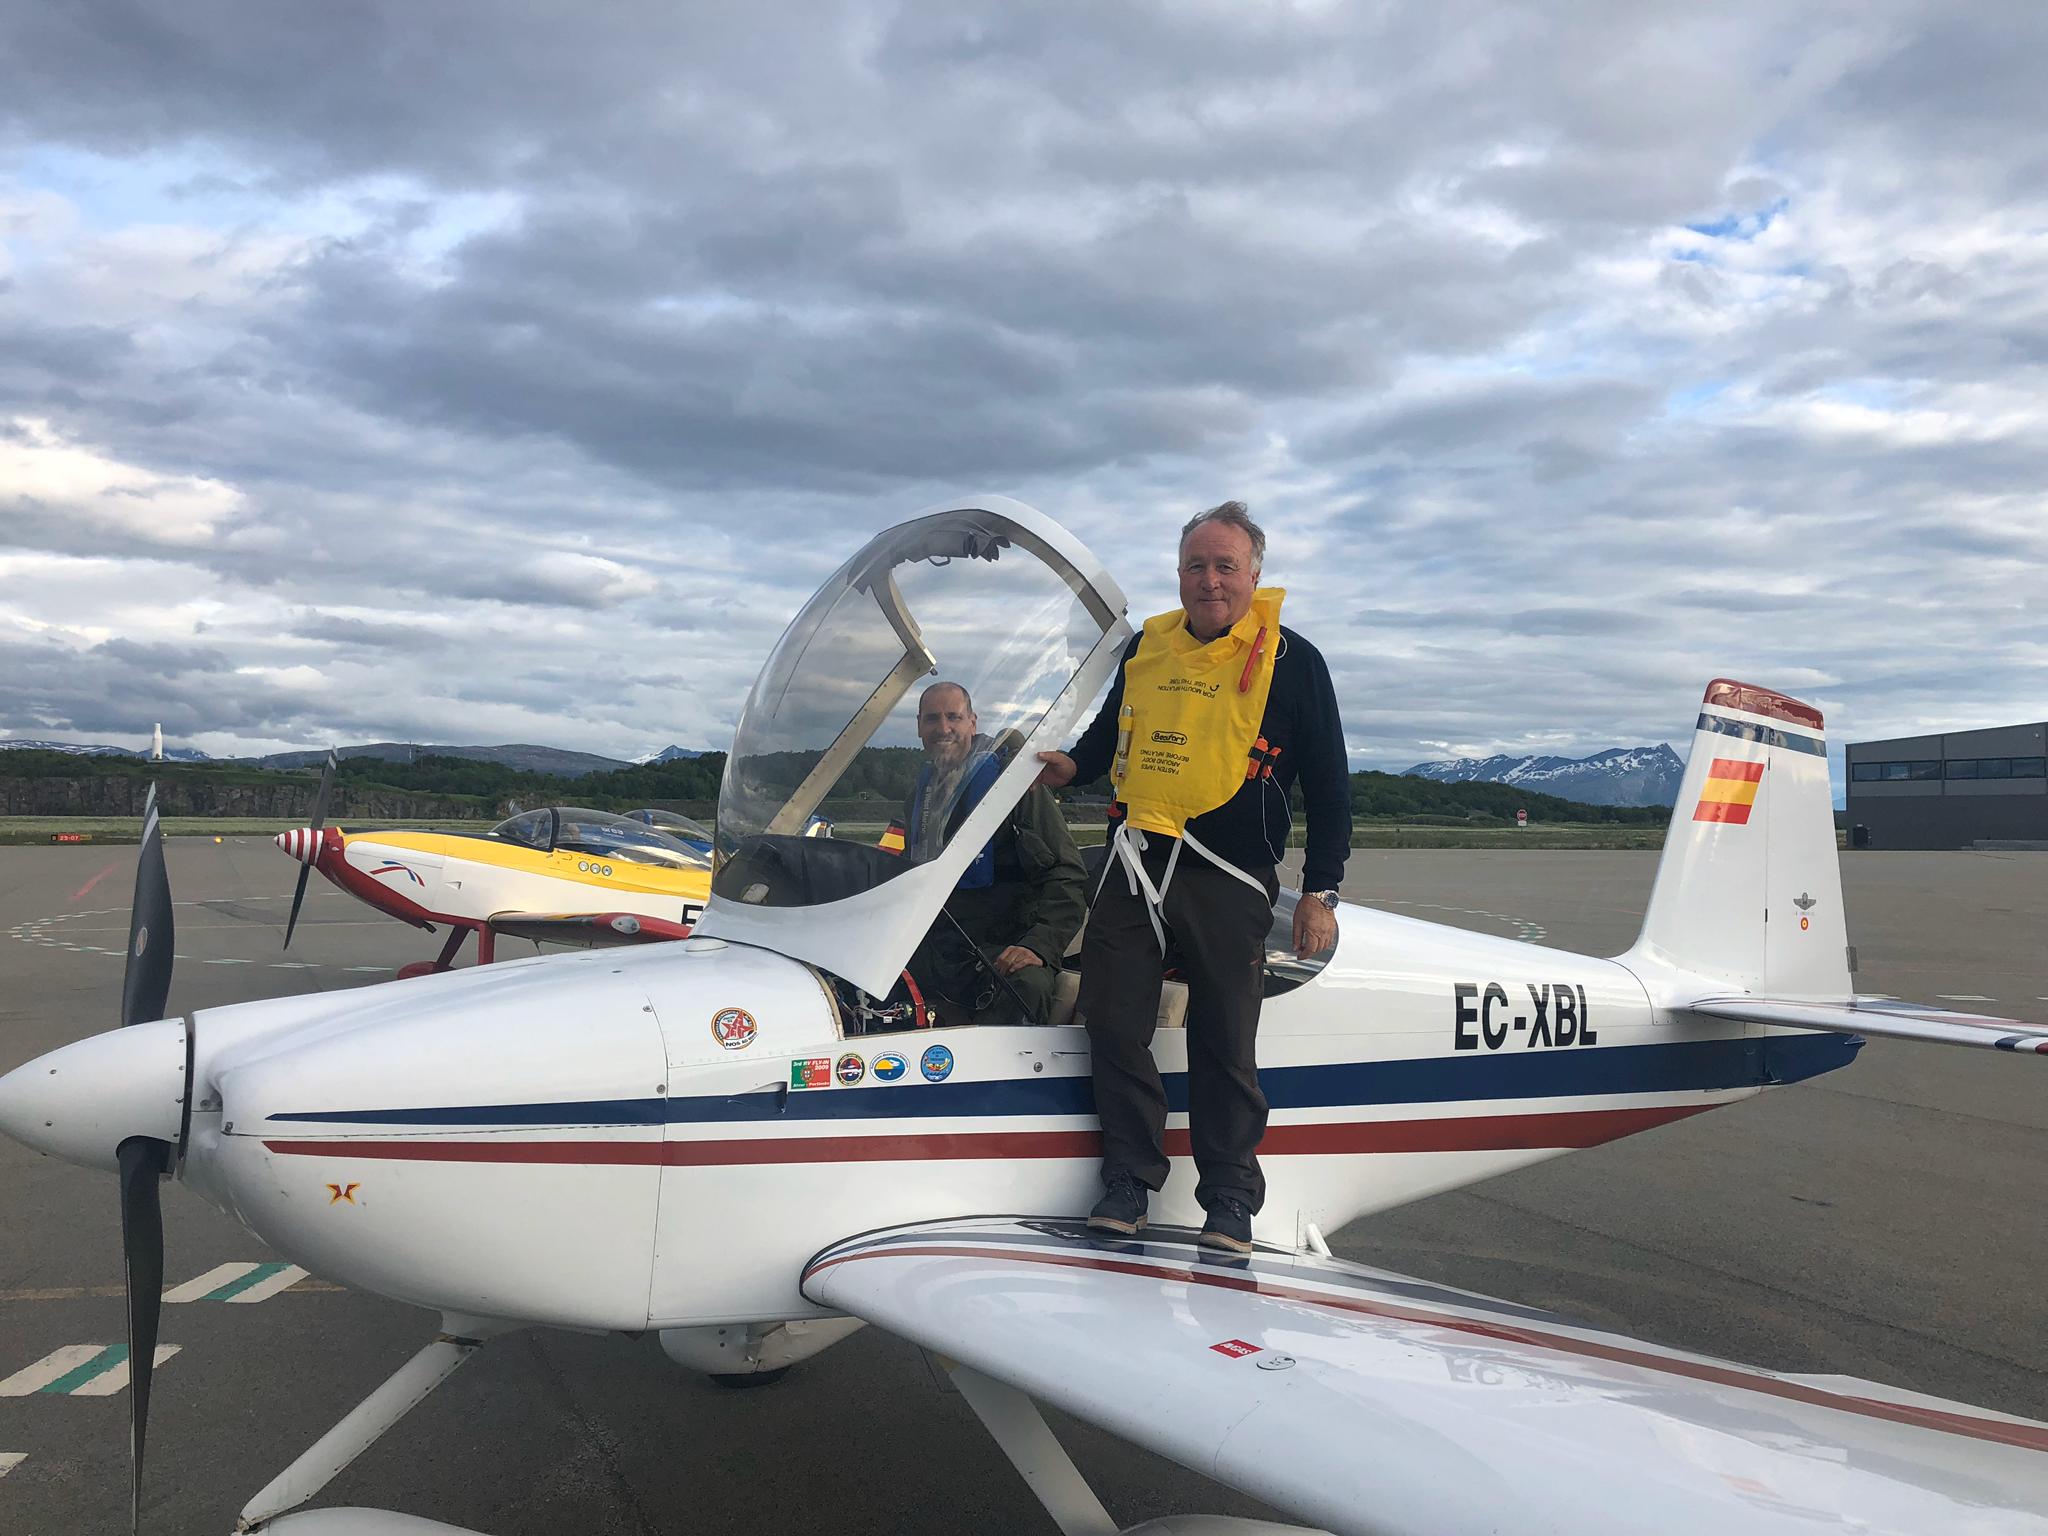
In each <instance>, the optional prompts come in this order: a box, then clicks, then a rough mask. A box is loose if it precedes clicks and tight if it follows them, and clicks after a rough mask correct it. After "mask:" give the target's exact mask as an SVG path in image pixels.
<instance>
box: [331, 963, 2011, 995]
mask: <svg viewBox="0 0 2048 1536" xmlns="http://www.w3.org/2000/svg"><path fill="white" fill-rule="evenodd" d="M342 969H343V970H344V971H347V972H349V973H350V974H352V975H357V976H371V975H375V976H388V975H390V974H391V972H393V971H395V970H397V969H398V967H397V966H395V965H345V966H343V967H342ZM2044 1001H2048V999H2044Z"/></svg>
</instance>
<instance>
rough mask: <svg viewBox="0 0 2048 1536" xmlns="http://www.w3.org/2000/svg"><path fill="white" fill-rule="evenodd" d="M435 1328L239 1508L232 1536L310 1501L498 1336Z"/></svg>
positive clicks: (448, 1325) (472, 1326)
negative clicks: (422, 1345)
mask: <svg viewBox="0 0 2048 1536" xmlns="http://www.w3.org/2000/svg"><path fill="white" fill-rule="evenodd" d="M441 1323H442V1327H443V1329H444V1331H443V1332H442V1333H440V1334H438V1335H436V1336H435V1339H434V1342H433V1343H431V1344H429V1345H428V1346H427V1347H426V1348H425V1349H423V1350H421V1351H420V1352H419V1353H418V1354H416V1355H414V1356H413V1357H412V1358H411V1359H410V1360H408V1361H406V1362H405V1364H403V1365H401V1366H400V1367H399V1368H398V1369H397V1370H396V1371H394V1372H393V1373H392V1374H391V1377H390V1379H389V1380H387V1381H386V1382H385V1383H384V1385H383V1386H381V1387H379V1388H378V1389H377V1390H376V1391H374V1392H372V1393H371V1394H370V1395H369V1396H368V1397H366V1398H364V1399H363V1400H362V1401H361V1402H360V1403H358V1404H356V1406H355V1407H354V1408H352V1409H350V1410H349V1412H348V1413H347V1414H346V1415H345V1416H344V1417H343V1418H342V1421H341V1422H340V1423H339V1424H337V1425H335V1426H334V1428H332V1429H330V1430H329V1431H327V1433H326V1434H324V1435H322V1436H321V1437H320V1438H319V1439H318V1440H316V1441H314V1442H313V1444H312V1445H311V1446H310V1447H308V1448H307V1450H306V1451H305V1453H304V1454H303V1455H301V1456H300V1457H299V1459H298V1460H297V1461H295V1462H293V1463H292V1464H291V1465H290V1466H288V1467H286V1468H285V1469H284V1470H283V1471H282V1472H280V1473H278V1474H277V1476H276V1477H274V1478H272V1479H271V1480H270V1483H269V1485H268V1486H266V1487H265V1488H264V1490H263V1491H262V1492H261V1493H259V1494H257V1495H256V1497H255V1498H253V1499H251V1500H250V1501H249V1502H248V1503H247V1504H246V1505H244V1506H243V1507H242V1515H241V1518H240V1519H239V1520H237V1521H236V1522H235V1531H236V1533H237V1536H244V1533H250V1532H256V1531H261V1530H264V1529H266V1528H268V1527H269V1526H270V1522H271V1521H273V1520H275V1519H276V1518H277V1517H278V1516H279V1515H281V1514H283V1513H284V1512H285V1511H286V1510H288V1509H296V1508H297V1507H298V1506H299V1505H301V1504H303V1503H305V1502H306V1500H308V1499H310V1498H312V1497H313V1495H314V1494H316V1493H318V1492H319V1491H320V1490H321V1489H322V1488H325V1487H326V1486H327V1485H328V1484H329V1483H330V1482H332V1481H333V1480H334V1478H335V1476H336V1475H337V1474H338V1473H340V1471H341V1470H342V1469H343V1468H344V1467H346V1466H347V1465H348V1464H349V1463H350V1462H352V1461H354V1460H355V1459H356V1458H357V1457H358V1456H360V1455H362V1454H363V1452H364V1451H367V1450H368V1449H369V1448H370V1447H371V1446H372V1445H374V1444H376V1443H377V1441H378V1440H379V1439H380V1438H382V1437H383V1435H384V1434H385V1433H386V1432H387V1431H388V1430H390V1428H391V1427H392V1426H393V1425H394V1424H396V1423H397V1422H398V1421H399V1420H400V1419H402V1418H404V1417H405V1416H406V1415H407V1414H408V1413H410V1412H412V1410H413V1409H415V1408H417V1407H418V1406H419V1405H420V1404H421V1403H422V1402H423V1401H425V1399H426V1396H427V1394H428V1393H430V1392H432V1391H433V1390H434V1388H436V1387H438V1386H440V1385H441V1383H442V1382H444V1381H446V1380H447V1379H448V1378H449V1377H450V1376H452V1375H454V1374H455V1370H456V1368H457V1367H458V1366H460V1365H461V1364H462V1363H463V1362H464V1361H465V1360H467V1359H468V1358H469V1357H470V1356H471V1355H473V1354H475V1353H476V1352H477V1350H478V1349H479V1348H481V1347H482V1345H483V1342H484V1340H485V1339H487V1338H489V1337H491V1336H492V1335H493V1334H494V1333H497V1332H502V1331H504V1330H503V1329H501V1328H498V1327H495V1326H493V1325H490V1324H484V1323H479V1322H478V1321H477V1320H476V1319H474V1318H459V1319H458V1318H450V1317H444V1318H442V1319H441ZM307 1518H309V1519H310V1518H311V1517H310V1516H309V1517H307ZM296 1523H297V1522H296V1521H290V1522H287V1524H296ZM441 1529H452V1528H451V1527H441Z"/></svg>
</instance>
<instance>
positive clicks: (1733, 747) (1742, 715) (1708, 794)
mask: <svg viewBox="0 0 2048 1536" xmlns="http://www.w3.org/2000/svg"><path fill="white" fill-rule="evenodd" d="M1620 958H1621V961H1622V963H1623V964H1625V965H1628V966H1629V967H1630V968H1631V969H1633V970H1635V971H1636V972H1637V974H1638V975H1640V976H1643V977H1644V979H1645V980H1646V981H1647V980H1649V974H1648V973H1651V972H1655V971H1662V970H1677V971H1683V972H1687V973H1690V974H1692V975H1695V976H1701V977H1705V978H1708V979H1710V980H1712V981H1715V982H1717V983H1721V984H1725V985H1727V986H1729V987H1731V988H1735V989H1738V990H1740V991H1745V992H1756V993H1763V994H1765V995H1767V996H1771V997H1778V998H1808V999H1822V1000H1827V1001H1843V1000H1846V999H1847V998H1848V997H1849V995H1850V980H1849V965H1848V930H1847V926H1846V924H1845V923H1844V921H1843V917H1842V875H1841V868H1840V864H1839V862H1838V858H1837V854H1836V851H1835V815H1834V793H1833V789H1832V787H1831V785H1830V784H1829V781H1828V759H1827V738H1826V735H1825V733H1824V728H1823V722H1822V719H1821V714H1820V711H1819V710H1817V709H1815V708H1814V707H1813V706H1812V705H1810V704H1802V703H1801V702H1799V701H1798V700H1797V699H1793V698H1788V697H1787V696H1785V695H1784V694H1782V693H1774V692H1772V691H1771V690H1769V689H1767V688H1758V687H1754V686H1752V685H1750V684H1748V683H1738V682H1733V681H1731V680H1729V679H1727V678H1716V679H1715V680H1714V681H1713V682H1711V683H1709V684H1708V685H1707V691H1706V696H1705V698H1704V699H1703V700H1702V701H1701V704H1700V715H1699V722H1698V725H1697V728H1696V732H1695V734H1694V737H1693V747H1692V754H1691V756H1690V758H1689V759H1688V760H1687V762H1686V765H1685V778H1684V780H1683V782H1682V783H1681V785H1680V787H1679V792H1678V801H1677V804H1676V805H1674V806H1673V807H1672V812H1671V830H1670V832H1669V833H1668V834H1667V835H1666V837H1665V840H1664V856H1663V858H1662V860H1661V861H1660V862H1659V863H1658V865H1657V879H1656V884H1655V885H1654V887H1653V888H1652V889H1651V892H1650V906H1649V910H1648V912H1647V913H1645V914H1644V917H1643V930H1642V933H1641V935H1640V936H1639V937H1638V938H1637V940H1636V943H1635V946H1634V948H1632V949H1631V950H1629V952H1628V953H1627V954H1625V955H1623V956H1621V957H1620ZM1653 990H1656V989H1653Z"/></svg>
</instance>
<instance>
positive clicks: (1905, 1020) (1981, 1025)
mask: <svg viewBox="0 0 2048 1536" xmlns="http://www.w3.org/2000/svg"><path fill="white" fill-rule="evenodd" d="M1683 1006H1684V1007H1685V1008H1686V1009H1687V1010H1689V1011H1690V1012H1693V1013H1699V1014H1705V1015H1706V1016H1707V1017H1708V1018H1710V1019H1732V1020H1734V1021H1736V1022H1737V1023H1743V1024H1783V1025H1787V1026H1790V1027H1792V1028H1795V1029H1828V1030H1833V1031H1835V1032H1836V1033H1838V1034H1850V1035H1882V1036H1884V1037H1885V1038H1887V1039H1892V1040H1924V1041H1929V1042H1931V1043H1933V1044H1936V1045H1974V1046H1978V1047H1980V1048H1982V1049H1984V1050H1987V1051H2019V1052H2022V1053H2025V1054H2028V1055H2034V1056H2048V1024H2023V1023H2021V1022H2020V1021H2019V1020H2018V1019H1994V1018H1992V1017H1990V1016H1989V1015H1988V1014H1982V1013H1951V1012H1949V1011H1948V1010H1947V1009H1943V1008H1927V1007H1923V1006H1921V1005H1920V1004H1917V1003H1895V1002H1891V1001H1889V1000H1885V1001H1878V1000H1876V999H1867V1000H1866V999H1860V998H1859V999H1857V1000H1856V1001H1854V1002H1851V1003H1848V1004H1846V1005H1844V1004H1840V1003H1803V1002H1797V1001H1790V1000H1780V999H1778V998H1770V997H1705V998H1701V999H1700V1000H1699V1001H1698V1002H1696V1003H1686V1004H1684V1005H1683Z"/></svg>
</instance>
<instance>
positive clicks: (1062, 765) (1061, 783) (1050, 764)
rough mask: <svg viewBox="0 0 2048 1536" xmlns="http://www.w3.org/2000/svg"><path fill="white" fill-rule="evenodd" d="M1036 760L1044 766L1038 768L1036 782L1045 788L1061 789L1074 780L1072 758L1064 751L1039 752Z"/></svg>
mask: <svg viewBox="0 0 2048 1536" xmlns="http://www.w3.org/2000/svg"><path fill="white" fill-rule="evenodd" d="M1038 760H1039V761H1040V762H1041V763H1043V764H1045V766H1044V767H1043V768H1041V769H1039V770H1038V782H1039V783H1040V784H1043V785H1044V786H1045V787H1046V788H1047V789H1063V788H1065V787H1066V786H1067V785H1069V784H1071V783H1073V782H1074V760H1073V759H1072V758H1071V757H1069V756H1067V754H1066V753H1064V752H1041V753H1039V754H1038Z"/></svg>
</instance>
